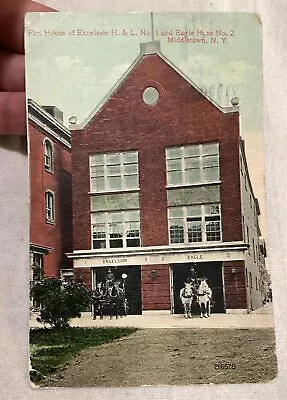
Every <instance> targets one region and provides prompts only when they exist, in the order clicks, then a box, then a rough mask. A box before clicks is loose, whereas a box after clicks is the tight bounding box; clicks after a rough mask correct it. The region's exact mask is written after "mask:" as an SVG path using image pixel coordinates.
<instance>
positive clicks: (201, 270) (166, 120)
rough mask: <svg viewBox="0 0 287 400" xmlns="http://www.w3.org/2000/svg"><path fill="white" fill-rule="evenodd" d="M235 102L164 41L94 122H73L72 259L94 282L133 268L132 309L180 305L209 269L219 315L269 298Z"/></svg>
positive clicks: (151, 47) (145, 48)
mask: <svg viewBox="0 0 287 400" xmlns="http://www.w3.org/2000/svg"><path fill="white" fill-rule="evenodd" d="M232 103H233V104H232V105H231V106H230V107H226V108H222V107H220V106H219V105H217V104H216V103H214V101H212V99H210V98H208V97H207V96H206V95H205V94H204V93H203V92H202V91H201V90H200V89H199V88H198V87H196V86H195V85H194V84H193V82H192V81H190V80H189V79H188V78H187V77H186V76H184V75H183V74H182V72H181V71H180V70H179V69H178V68H177V67H176V66H175V65H173V64H172V63H171V62H170V61H169V60H168V59H167V58H166V57H165V56H164V55H162V54H161V52H160V47H159V43H158V42H150V43H143V44H142V45H141V50H140V54H139V56H138V57H137V59H136V60H135V61H134V63H133V64H132V65H131V66H130V68H129V69H128V71H126V73H125V74H124V75H123V76H122V78H121V79H120V80H119V82H117V84H116V85H115V86H114V87H113V88H112V89H111V91H110V92H109V93H107V95H106V97H105V98H104V99H103V101H102V102H101V103H100V104H99V105H98V106H97V107H96V108H95V109H94V110H93V112H92V113H91V115H90V116H89V117H88V119H87V120H86V121H85V122H84V123H83V124H82V125H75V126H73V127H72V129H73V133H72V176H73V229H74V240H73V242H74V245H73V252H72V253H70V254H68V257H69V258H70V259H72V260H73V263H74V268H75V273H76V275H77V276H78V277H81V278H82V279H84V280H85V282H86V283H87V284H88V285H89V287H91V288H92V287H94V286H95V284H96V282H97V281H99V280H102V279H103V276H104V274H105V272H106V270H107V268H108V267H110V268H111V269H112V270H113V272H114V274H115V275H116V277H120V276H121V274H122V273H125V274H127V276H128V278H127V282H126V286H127V291H128V301H129V303H130V307H131V310H130V311H131V313H138V314H141V313H145V312H160V313H181V312H182V308H181V304H180V300H179V291H180V289H181V288H182V286H183V284H184V281H185V280H186V279H187V276H188V274H189V273H190V271H191V270H192V269H193V270H195V272H196V274H197V276H199V277H200V276H205V277H207V279H208V282H209V285H210V286H211V288H212V290H213V294H214V301H215V305H214V311H215V312H232V311H233V312H235V311H246V310H250V309H253V308H256V307H258V306H259V305H261V304H262V299H261V297H262V296H261V292H260V288H259V287H260V283H259V282H260V279H261V278H260V277H261V274H260V268H261V269H262V268H263V269H264V268H265V266H264V256H263V252H261V250H260V249H261V247H262V246H261V247H260V242H259V239H258V238H259V236H260V230H259V227H258V226H259V225H258V214H259V207H258V202H257V200H256V199H255V197H254V194H253V191H252V186H251V183H250V179H249V175H248V170H247V164H246V160H245V156H244V146H243V144H242V140H241V138H240V124H239V106H238V99H233V102H232ZM243 170H244V171H245V172H244V174H245V176H246V177H247V178H246V180H247V183H248V188H247V189H245V188H244V179H245V178H244V175H242V172H241V171H243ZM244 190H245V191H246V193H245V192H244ZM248 196H251V197H252V199H251V200H252V207H253V208H252V210H253V212H252V213H251V211H250V210H247V197H248ZM251 197H250V198H251ZM248 198H249V197H248ZM251 200H250V199H249V201H251ZM247 231H248V232H249V240H248V238H247V237H246V232H247ZM253 241H254V247H253ZM255 251H256V256H255V255H254V252H255ZM262 256H263V258H262ZM259 265H260V267H259ZM249 274H251V275H250V276H249ZM250 279H251V280H252V287H251V286H250V285H251V283H250V282H251V281H250ZM253 282H257V286H255V283H254V284H253ZM260 302H261V304H260Z"/></svg>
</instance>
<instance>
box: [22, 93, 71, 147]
mask: <svg viewBox="0 0 287 400" xmlns="http://www.w3.org/2000/svg"><path fill="white" fill-rule="evenodd" d="M27 106H28V121H31V122H34V123H35V124H36V125H38V126H39V127H40V128H42V129H43V130H44V131H45V132H46V133H48V134H49V135H50V136H52V137H53V138H55V139H57V140H58V141H59V142H61V143H62V144H64V145H65V146H66V147H68V148H69V149H70V148H71V133H70V131H69V129H68V128H66V127H65V126H64V125H63V124H61V123H60V122H59V121H57V120H56V119H55V118H54V117H53V116H52V115H50V114H49V113H48V112H47V111H46V110H44V109H43V108H42V107H41V106H39V104H37V103H36V102H35V101H33V100H31V99H28V105H27Z"/></svg>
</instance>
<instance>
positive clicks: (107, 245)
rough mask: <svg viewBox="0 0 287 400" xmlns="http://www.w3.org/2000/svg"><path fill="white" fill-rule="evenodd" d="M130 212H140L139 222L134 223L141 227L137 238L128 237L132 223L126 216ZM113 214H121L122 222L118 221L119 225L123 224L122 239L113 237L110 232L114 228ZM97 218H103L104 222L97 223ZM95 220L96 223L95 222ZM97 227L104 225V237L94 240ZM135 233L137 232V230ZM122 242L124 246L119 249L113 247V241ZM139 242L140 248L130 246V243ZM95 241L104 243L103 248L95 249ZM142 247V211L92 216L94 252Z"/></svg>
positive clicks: (94, 214) (111, 212)
mask: <svg viewBox="0 0 287 400" xmlns="http://www.w3.org/2000/svg"><path fill="white" fill-rule="evenodd" d="M129 212H138V220H136V221H132V222H135V223H138V224H139V225H138V226H139V229H138V231H139V234H138V235H136V236H128V235H127V232H130V233H131V231H129V229H128V227H129V223H130V222H131V221H127V218H126V215H127V213H129ZM112 214H120V215H121V221H118V222H117V223H120V224H123V234H122V236H120V237H118V238H117V237H111V235H112V234H113V233H112V232H111V230H110V228H111V226H112V224H113V223H112V221H111V219H112V218H111V216H112ZM97 216H98V217H99V216H101V217H102V220H103V221H104V222H102V223H97V222H96V221H97ZM93 220H95V222H94V221H93ZM95 225H102V226H103V231H102V232H103V236H102V237H98V238H94V230H93V228H94V226H95ZM135 231H137V229H135ZM117 239H118V240H121V241H122V244H123V245H122V246H118V247H116V246H115V247H114V246H111V241H112V240H114V241H116V240H117ZM133 239H134V240H138V241H139V245H138V246H129V245H128V242H129V241H131V240H133ZM94 241H98V242H102V244H104V246H103V247H94ZM140 246H141V222H140V211H139V210H138V209H137V210H125V211H105V212H95V213H92V214H91V248H92V249H94V250H101V249H112V248H114V249H117V248H134V247H140Z"/></svg>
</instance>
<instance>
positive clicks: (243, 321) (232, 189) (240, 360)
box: [26, 13, 277, 387]
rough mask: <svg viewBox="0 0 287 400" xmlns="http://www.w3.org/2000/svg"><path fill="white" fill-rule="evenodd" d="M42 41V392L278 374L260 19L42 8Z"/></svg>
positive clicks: (35, 74)
mask: <svg viewBox="0 0 287 400" xmlns="http://www.w3.org/2000/svg"><path fill="white" fill-rule="evenodd" d="M26 50H27V58H26V65H27V103H28V115H29V155H30V178H31V181H30V186H31V236H30V241H31V243H30V254H31V282H30V284H31V292H30V296H31V304H30V305H31V318H30V328H31V329H30V352H31V365H30V377H31V381H32V382H33V385H34V386H36V387H56V386H57V387H59V386H60V387H119V386H142V385H192V384H198V383H213V384H223V383H258V382H268V381H271V380H273V379H274V378H275V377H276V373H277V362H276V355H275V336H274V320H273V310H272V305H273V304H272V284H271V281H270V270H271V267H272V266H271V265H270V262H269V259H268V248H266V244H265V238H266V236H267V234H268V233H267V232H266V220H265V213H266V210H265V192H264V152H263V124H262V36H261V23H260V20H259V19H258V16H257V15H255V14H243V13H232V14H231V13H229V14H228V13H220V14H211V13H210V14H209V13H138V14H137V13H132V14H116V13H106V14H105V13H98V14H96V13H95V14H91V13H89V14H79V13H67V14H65V13H57V14H47V15H43V14H30V15H28V17H27V19H26ZM36 328H38V329H36ZM95 328H97V329H95Z"/></svg>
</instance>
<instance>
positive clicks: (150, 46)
mask: <svg viewBox="0 0 287 400" xmlns="http://www.w3.org/2000/svg"><path fill="white" fill-rule="evenodd" d="M151 54H156V55H158V56H159V57H160V58H161V59H162V60H163V61H164V62H165V63H166V64H167V65H169V66H170V67H171V68H172V69H173V70H174V71H175V72H176V73H177V74H178V75H180V76H181V77H182V78H183V79H184V80H186V81H187V82H188V83H189V84H190V85H191V86H192V87H193V88H194V89H195V90H197V91H198V92H199V93H200V94H201V95H202V96H203V97H205V98H206V99H207V100H208V101H209V102H210V103H212V104H213V105H214V106H215V107H216V108H217V109H218V110H220V111H221V112H223V113H224V114H226V113H234V112H239V106H238V105H234V106H230V107H221V106H220V105H219V104H218V103H216V101H214V100H213V99H212V98H211V97H209V96H208V95H207V94H206V93H204V92H203V91H202V89H200V88H199V87H198V86H197V85H196V84H195V83H194V82H193V81H192V80H191V79H190V78H188V77H187V76H186V75H185V74H184V73H183V72H182V71H181V70H180V69H179V68H178V67H177V66H176V65H174V64H173V63H172V62H171V61H170V60H169V59H168V58H167V57H165V56H164V55H163V54H161V51H160V42H159V41H153V42H145V43H141V44H140V54H139V55H138V56H137V58H136V59H135V60H134V61H133V63H132V64H131V65H130V66H129V68H128V69H127V70H126V71H125V72H124V74H123V75H122V76H121V77H120V79H119V80H118V81H117V82H116V83H115V85H114V86H113V87H112V88H111V89H110V90H109V91H108V92H107V94H106V95H105V96H104V98H103V99H102V100H101V101H100V103H98V105H97V106H96V107H95V108H94V109H93V110H92V112H91V113H90V114H89V115H88V117H87V118H86V119H85V120H84V121H83V122H82V123H80V124H73V125H70V127H69V129H70V130H80V129H83V128H84V127H85V126H86V125H88V123H89V122H90V121H91V120H92V118H93V117H94V116H95V115H96V114H97V113H98V112H99V111H100V110H101V109H102V107H103V106H104V105H105V103H106V102H107V101H108V100H109V99H110V98H111V97H112V95H113V94H114V92H115V91H116V90H117V89H118V88H119V87H120V86H121V85H122V83H123V82H124V81H125V80H126V79H127V78H128V76H129V74H130V73H131V72H132V70H133V69H134V68H135V67H136V66H137V65H138V64H139V63H140V62H141V60H142V59H143V57H144V56H147V55H151Z"/></svg>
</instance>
